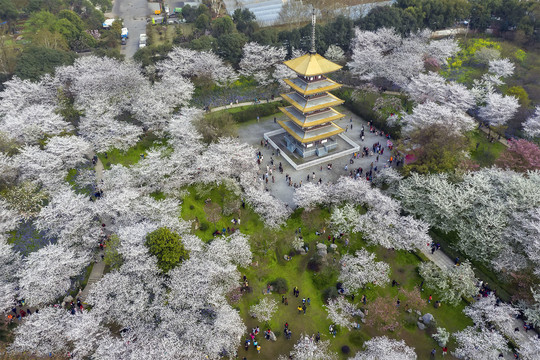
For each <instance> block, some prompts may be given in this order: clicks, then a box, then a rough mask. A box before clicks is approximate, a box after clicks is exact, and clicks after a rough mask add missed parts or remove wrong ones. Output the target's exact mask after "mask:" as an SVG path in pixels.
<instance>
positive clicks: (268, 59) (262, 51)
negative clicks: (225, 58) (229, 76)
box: [240, 42, 287, 85]
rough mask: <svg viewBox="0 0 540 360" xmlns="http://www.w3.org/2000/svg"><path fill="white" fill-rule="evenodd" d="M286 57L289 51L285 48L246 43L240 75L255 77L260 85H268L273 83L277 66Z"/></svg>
mask: <svg viewBox="0 0 540 360" xmlns="http://www.w3.org/2000/svg"><path fill="white" fill-rule="evenodd" d="M286 56H287V50H286V49H285V48H283V47H275V46H269V45H259V44H258V43H256V42H249V43H246V44H245V45H244V48H243V56H242V60H240V73H241V74H242V75H245V76H253V77H254V78H255V80H256V81H257V82H258V83H259V84H260V85H267V84H269V83H270V82H271V81H272V73H273V72H274V71H275V69H276V66H277V65H278V64H281V63H282V62H283V60H285V57H286Z"/></svg>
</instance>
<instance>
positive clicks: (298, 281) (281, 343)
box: [182, 185, 472, 359]
mask: <svg viewBox="0 0 540 360" xmlns="http://www.w3.org/2000/svg"><path fill="white" fill-rule="evenodd" d="M186 190H187V191H186V196H185V197H184V203H183V206H182V217H183V218H184V219H186V220H194V219H197V220H198V223H199V224H201V223H207V224H208V226H209V227H208V229H206V230H201V229H200V225H199V226H198V227H194V228H193V233H194V234H196V235H198V236H199V237H201V238H202V239H203V240H205V241H209V240H210V239H212V233H213V231H214V229H215V228H218V229H219V228H222V227H227V226H231V223H230V219H232V218H233V217H240V219H241V226H240V230H241V231H242V232H243V233H245V234H248V235H250V241H251V248H252V252H253V254H254V257H253V264H252V266H250V267H248V268H245V269H240V271H241V274H242V275H245V276H247V279H248V281H249V286H250V288H251V292H246V293H244V294H243V295H242V297H241V298H240V300H239V301H238V302H236V303H233V306H234V307H235V308H236V309H237V310H239V311H240V314H241V316H242V318H243V320H244V323H245V324H246V326H247V328H248V331H251V329H252V328H254V327H256V326H259V327H260V328H261V330H262V331H264V330H265V329H266V326H269V327H270V328H271V329H272V330H273V331H274V333H276V336H277V338H278V339H277V341H276V342H269V341H266V340H264V339H263V337H262V335H261V336H259V337H258V341H259V342H260V344H261V347H262V349H261V353H260V354H258V355H257V358H259V359H276V358H277V357H278V356H279V355H280V354H288V353H289V352H290V351H291V349H292V347H293V346H294V344H295V343H296V342H297V341H298V339H299V336H300V334H301V333H306V334H309V335H311V334H316V333H317V332H320V333H321V337H322V339H323V340H328V339H329V340H331V349H332V350H333V351H335V352H337V353H338V354H340V358H342V359H346V358H347V356H346V355H344V354H342V352H341V347H342V346H344V345H347V346H349V347H350V350H351V352H350V353H351V354H355V353H356V352H357V351H359V350H361V348H362V344H363V343H364V342H365V341H366V340H368V339H370V338H371V337H373V336H379V335H388V336H390V337H393V338H404V339H406V342H407V344H408V345H410V346H413V347H415V348H416V350H417V353H418V354H429V352H430V351H431V349H432V348H434V347H437V345H436V343H435V341H434V340H433V339H432V338H431V332H430V331H420V330H419V329H418V327H417V326H416V320H415V319H416V318H417V315H416V314H414V313H413V314H409V313H408V312H406V311H405V307H404V306H405V304H406V303H407V298H406V297H404V295H403V293H402V292H401V291H400V288H401V289H406V290H412V289H414V288H418V286H419V285H420V283H421V281H422V279H421V278H420V276H419V274H418V272H417V267H418V265H419V264H420V262H421V261H422V260H421V257H419V256H417V254H415V253H411V252H407V251H393V250H388V249H383V248H380V247H377V246H368V245H367V244H366V242H365V241H364V240H363V239H362V236H361V234H350V235H349V236H348V239H349V246H348V247H346V246H345V245H344V243H345V241H344V240H345V238H343V239H336V244H338V251H337V252H335V253H329V254H328V255H327V256H326V258H325V259H324V260H323V264H322V267H321V269H320V271H318V272H314V271H311V270H309V268H308V263H309V260H310V259H311V258H313V257H314V256H316V246H315V245H316V243H318V242H326V244H328V239H327V236H328V235H327V233H326V234H324V235H316V234H315V231H321V230H322V229H323V228H325V227H326V226H327V221H328V219H329V215H330V213H329V209H327V208H319V209H315V210H313V211H309V212H305V211H303V210H302V209H299V210H297V211H295V212H294V213H293V214H292V215H291V217H290V218H289V219H288V221H287V223H286V224H285V225H284V226H283V227H281V228H280V229H276V230H270V229H267V228H266V227H265V226H264V224H263V223H262V221H261V220H260V218H259V216H258V215H256V214H255V213H253V211H252V210H251V209H249V207H246V208H240V209H239V210H238V212H236V213H235V214H234V215H231V216H223V215H222V216H221V217H220V219H219V220H218V221H217V222H216V226H215V227H214V224H212V223H211V222H209V221H208V219H207V214H206V212H205V209H206V208H205V200H207V199H210V200H211V202H212V203H215V204H218V205H220V206H222V205H223V198H224V192H225V191H226V190H225V188H224V186H222V185H220V186H214V187H200V186H191V187H188V188H187V189H186ZM298 228H301V232H302V236H303V238H304V242H305V243H306V244H307V245H308V248H309V251H308V253H307V254H306V255H297V254H296V252H295V251H294V250H293V249H292V241H293V239H294V237H295V230H296V229H298ZM361 248H367V249H368V250H369V251H373V252H375V253H376V255H377V260H379V261H380V260H383V261H385V262H387V263H388V264H389V265H390V267H391V277H390V279H395V280H396V281H397V282H398V283H400V288H398V287H392V286H391V284H388V285H387V286H384V287H378V286H372V285H370V286H366V288H365V289H363V290H360V291H359V292H358V293H357V294H356V298H355V303H357V304H359V306H361V307H362V306H363V304H361V302H360V299H361V295H362V294H365V295H366V296H367V299H368V302H370V301H373V300H374V299H376V298H383V299H385V300H386V301H389V302H392V303H393V304H394V303H395V301H396V299H397V298H398V296H399V298H400V300H401V301H402V306H403V308H401V309H400V311H399V321H400V322H401V323H402V326H401V328H400V329H398V330H397V331H395V332H382V331H380V330H379V329H378V326H367V325H364V324H362V326H361V329H360V330H350V331H349V330H347V329H340V330H339V331H338V333H337V335H336V338H333V337H332V335H331V334H330V333H329V331H328V327H329V326H330V325H331V321H330V320H329V319H328V318H327V313H326V310H325V309H324V307H323V305H324V304H325V297H324V293H325V292H326V293H328V292H334V293H335V289H336V283H337V281H338V276H339V268H340V265H339V260H340V258H341V256H342V255H343V254H346V253H354V251H356V250H358V249H361ZM284 255H292V258H291V260H290V261H286V260H285V259H284ZM276 278H282V279H283V281H284V282H286V283H287V285H288V291H287V293H286V294H284V295H283V296H285V297H287V300H288V303H289V305H288V306H285V305H284V304H282V302H281V301H282V295H281V294H279V293H278V292H277V291H276V292H274V293H271V294H266V286H267V284H269V283H271V282H272V281H274V280H275V279H276ZM239 280H240V279H239ZM295 286H297V287H298V288H299V290H300V296H299V297H298V298H296V297H294V295H293V294H292V291H293V289H294V287H295ZM429 291H430V290H429V289H426V290H425V291H424V292H423V293H421V296H422V298H423V299H424V300H425V305H424V306H423V308H422V313H425V312H430V313H432V314H433V315H434V317H435V319H436V320H437V321H438V323H439V324H440V325H441V326H444V327H446V328H447V329H448V330H449V331H458V330H461V329H463V328H465V327H466V326H467V325H470V324H471V323H472V322H471V320H470V319H468V318H467V317H466V316H465V315H464V314H463V312H462V310H463V308H464V306H465V303H461V304H460V305H459V306H456V307H453V306H449V305H447V304H443V306H442V307H441V308H439V309H435V308H434V307H433V304H431V305H428V304H427V301H426V300H427V297H428V296H429V293H428V292H429ZM266 296H267V297H271V298H273V299H275V300H276V301H277V302H278V310H277V311H276V313H275V315H274V316H273V318H272V319H271V321H270V322H269V323H268V324H264V323H261V322H259V321H258V320H257V319H254V318H251V316H250V315H249V307H250V306H251V305H254V304H256V303H258V302H259V301H260V300H261V299H262V298H264V297H266ZM304 297H305V298H308V297H309V298H310V301H311V305H309V306H308V308H307V312H306V315H304V314H303V312H300V313H299V312H298V310H297V306H298V305H299V304H301V302H302V298H304ZM349 300H350V298H349ZM368 316H369V315H368ZM285 322H287V323H288V324H289V328H290V329H291V331H292V332H293V335H292V338H291V340H286V339H285V337H284V335H283V325H284V324H285ZM246 336H247V334H246ZM450 350H452V348H450ZM238 354H239V357H243V356H248V357H251V356H253V354H254V350H253V349H251V348H250V349H249V350H248V353H246V351H245V350H244V348H243V346H241V347H240V348H239V349H238Z"/></svg>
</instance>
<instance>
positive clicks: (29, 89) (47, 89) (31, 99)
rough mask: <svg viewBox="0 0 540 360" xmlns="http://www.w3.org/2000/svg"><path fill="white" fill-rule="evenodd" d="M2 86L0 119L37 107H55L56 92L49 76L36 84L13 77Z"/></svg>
mask: <svg viewBox="0 0 540 360" xmlns="http://www.w3.org/2000/svg"><path fill="white" fill-rule="evenodd" d="M3 86H4V90H3V91H2V92H0V118H3V117H5V116H6V115H7V114H16V113H18V112H20V111H22V110H24V109H26V108H31V107H34V106H37V105H43V106H47V107H53V108H54V107H55V106H56V105H57V91H56V88H55V84H54V81H53V79H52V78H51V76H50V75H45V76H43V77H42V78H41V79H40V80H39V81H36V82H34V81H30V80H22V79H21V78H19V77H17V76H14V77H13V78H12V79H11V80H8V81H6V82H4V84H3ZM21 125H22V124H21Z"/></svg>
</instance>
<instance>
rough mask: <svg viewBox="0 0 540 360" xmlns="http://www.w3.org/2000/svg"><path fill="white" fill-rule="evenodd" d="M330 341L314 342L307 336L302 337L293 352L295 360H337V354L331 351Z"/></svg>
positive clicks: (302, 335)
mask: <svg viewBox="0 0 540 360" xmlns="http://www.w3.org/2000/svg"><path fill="white" fill-rule="evenodd" d="M329 348H330V341H328V340H326V341H317V342H316V341H314V340H313V339H312V338H310V337H309V336H308V335H306V334H301V335H300V340H298V342H297V343H296V344H295V345H294V348H293V349H292V350H291V356H292V357H293V359H295V360H336V359H337V358H338V356H337V354H336V353H334V352H332V351H330V349H329Z"/></svg>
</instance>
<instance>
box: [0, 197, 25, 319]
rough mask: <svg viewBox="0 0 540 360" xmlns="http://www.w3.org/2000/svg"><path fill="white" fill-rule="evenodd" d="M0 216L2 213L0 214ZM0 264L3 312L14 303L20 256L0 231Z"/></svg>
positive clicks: (0, 297)
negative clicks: (0, 266) (0, 267)
mask: <svg viewBox="0 0 540 360" xmlns="http://www.w3.org/2000/svg"><path fill="white" fill-rule="evenodd" d="M0 206H1V205H0ZM0 209H1V208H0ZM0 211H1V210H0ZM1 217H2V215H0V218H1ZM0 264H2V271H1V272H0V311H2V312H3V311H5V310H8V309H10V307H11V306H13V305H14V304H15V299H16V296H17V292H18V291H17V287H18V279H17V271H18V270H19V269H20V268H21V256H20V255H19V254H18V253H16V252H15V251H13V247H12V245H11V244H8V243H7V241H6V239H5V236H4V235H3V234H2V233H0Z"/></svg>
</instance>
